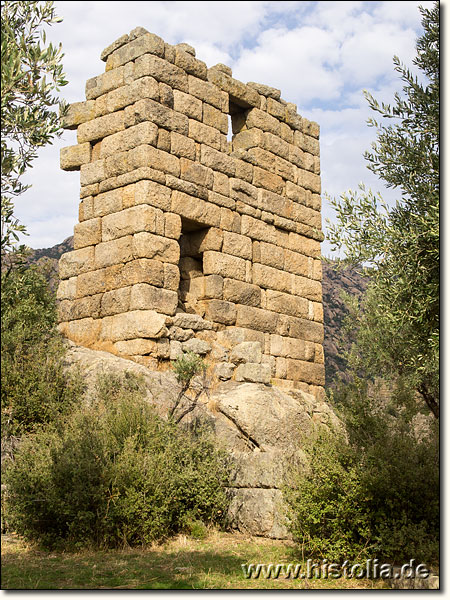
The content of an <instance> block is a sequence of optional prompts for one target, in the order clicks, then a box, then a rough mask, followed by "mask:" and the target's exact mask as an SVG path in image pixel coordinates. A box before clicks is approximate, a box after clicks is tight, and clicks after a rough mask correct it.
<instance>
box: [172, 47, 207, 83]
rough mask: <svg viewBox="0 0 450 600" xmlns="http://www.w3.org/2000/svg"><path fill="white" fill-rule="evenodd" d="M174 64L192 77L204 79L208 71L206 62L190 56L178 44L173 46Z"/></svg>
mask: <svg viewBox="0 0 450 600" xmlns="http://www.w3.org/2000/svg"><path fill="white" fill-rule="evenodd" d="M175 64H176V66H177V67H180V69H183V71H186V73H189V74H190V75H193V76H194V77H198V78H199V79H206V75H207V72H208V68H207V66H206V64H205V63H204V62H203V61H202V60H198V59H197V58H195V57H194V56H192V54H190V53H189V52H185V51H184V49H183V48H180V47H179V46H178V45H177V46H176V47H175Z"/></svg>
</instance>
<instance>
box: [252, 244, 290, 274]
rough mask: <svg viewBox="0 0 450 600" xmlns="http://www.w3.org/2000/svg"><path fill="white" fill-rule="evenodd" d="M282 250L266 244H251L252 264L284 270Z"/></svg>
mask: <svg viewBox="0 0 450 600" xmlns="http://www.w3.org/2000/svg"><path fill="white" fill-rule="evenodd" d="M284 252H285V251H284V249H283V248H280V247H279V246H276V245H275V244H268V243H267V242H258V241H254V242H253V262H255V263H261V264H262V265H267V266H269V267H274V268H275V269H281V270H284Z"/></svg>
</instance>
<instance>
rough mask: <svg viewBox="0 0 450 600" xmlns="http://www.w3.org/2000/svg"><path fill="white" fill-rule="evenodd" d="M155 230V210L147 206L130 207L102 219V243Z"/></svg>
mask: <svg viewBox="0 0 450 600" xmlns="http://www.w3.org/2000/svg"><path fill="white" fill-rule="evenodd" d="M155 230H156V209H155V208H153V206H148V205H147V204H140V205H139V206H132V207H131V208H127V209H125V210H121V211H120V212H118V213H113V214H111V215H106V216H104V217H103V219H102V241H103V242H108V241H110V240H115V239H117V238H121V237H123V236H129V235H130V234H134V233H139V232H141V231H151V232H154V231H155Z"/></svg>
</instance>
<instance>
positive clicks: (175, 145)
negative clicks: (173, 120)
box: [170, 131, 195, 160]
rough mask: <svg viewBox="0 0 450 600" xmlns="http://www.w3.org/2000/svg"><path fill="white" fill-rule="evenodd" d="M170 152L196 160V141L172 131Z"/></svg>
mask: <svg viewBox="0 0 450 600" xmlns="http://www.w3.org/2000/svg"><path fill="white" fill-rule="evenodd" d="M170 152H171V153H172V154H175V155H176V156H180V157H184V158H189V159H190V160H195V142H194V140H191V139H190V138H188V137H186V136H185V135H181V134H179V133H177V132H176V131H172V133H171V138H170Z"/></svg>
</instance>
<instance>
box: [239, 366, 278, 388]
mask: <svg viewBox="0 0 450 600" xmlns="http://www.w3.org/2000/svg"><path fill="white" fill-rule="evenodd" d="M270 376H271V370H270V367H269V366H268V365H263V364H259V363H251V362H248V363H243V364H240V365H238V367H237V368H236V372H235V379H236V381H250V382H252V383H266V384H268V383H270Z"/></svg>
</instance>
